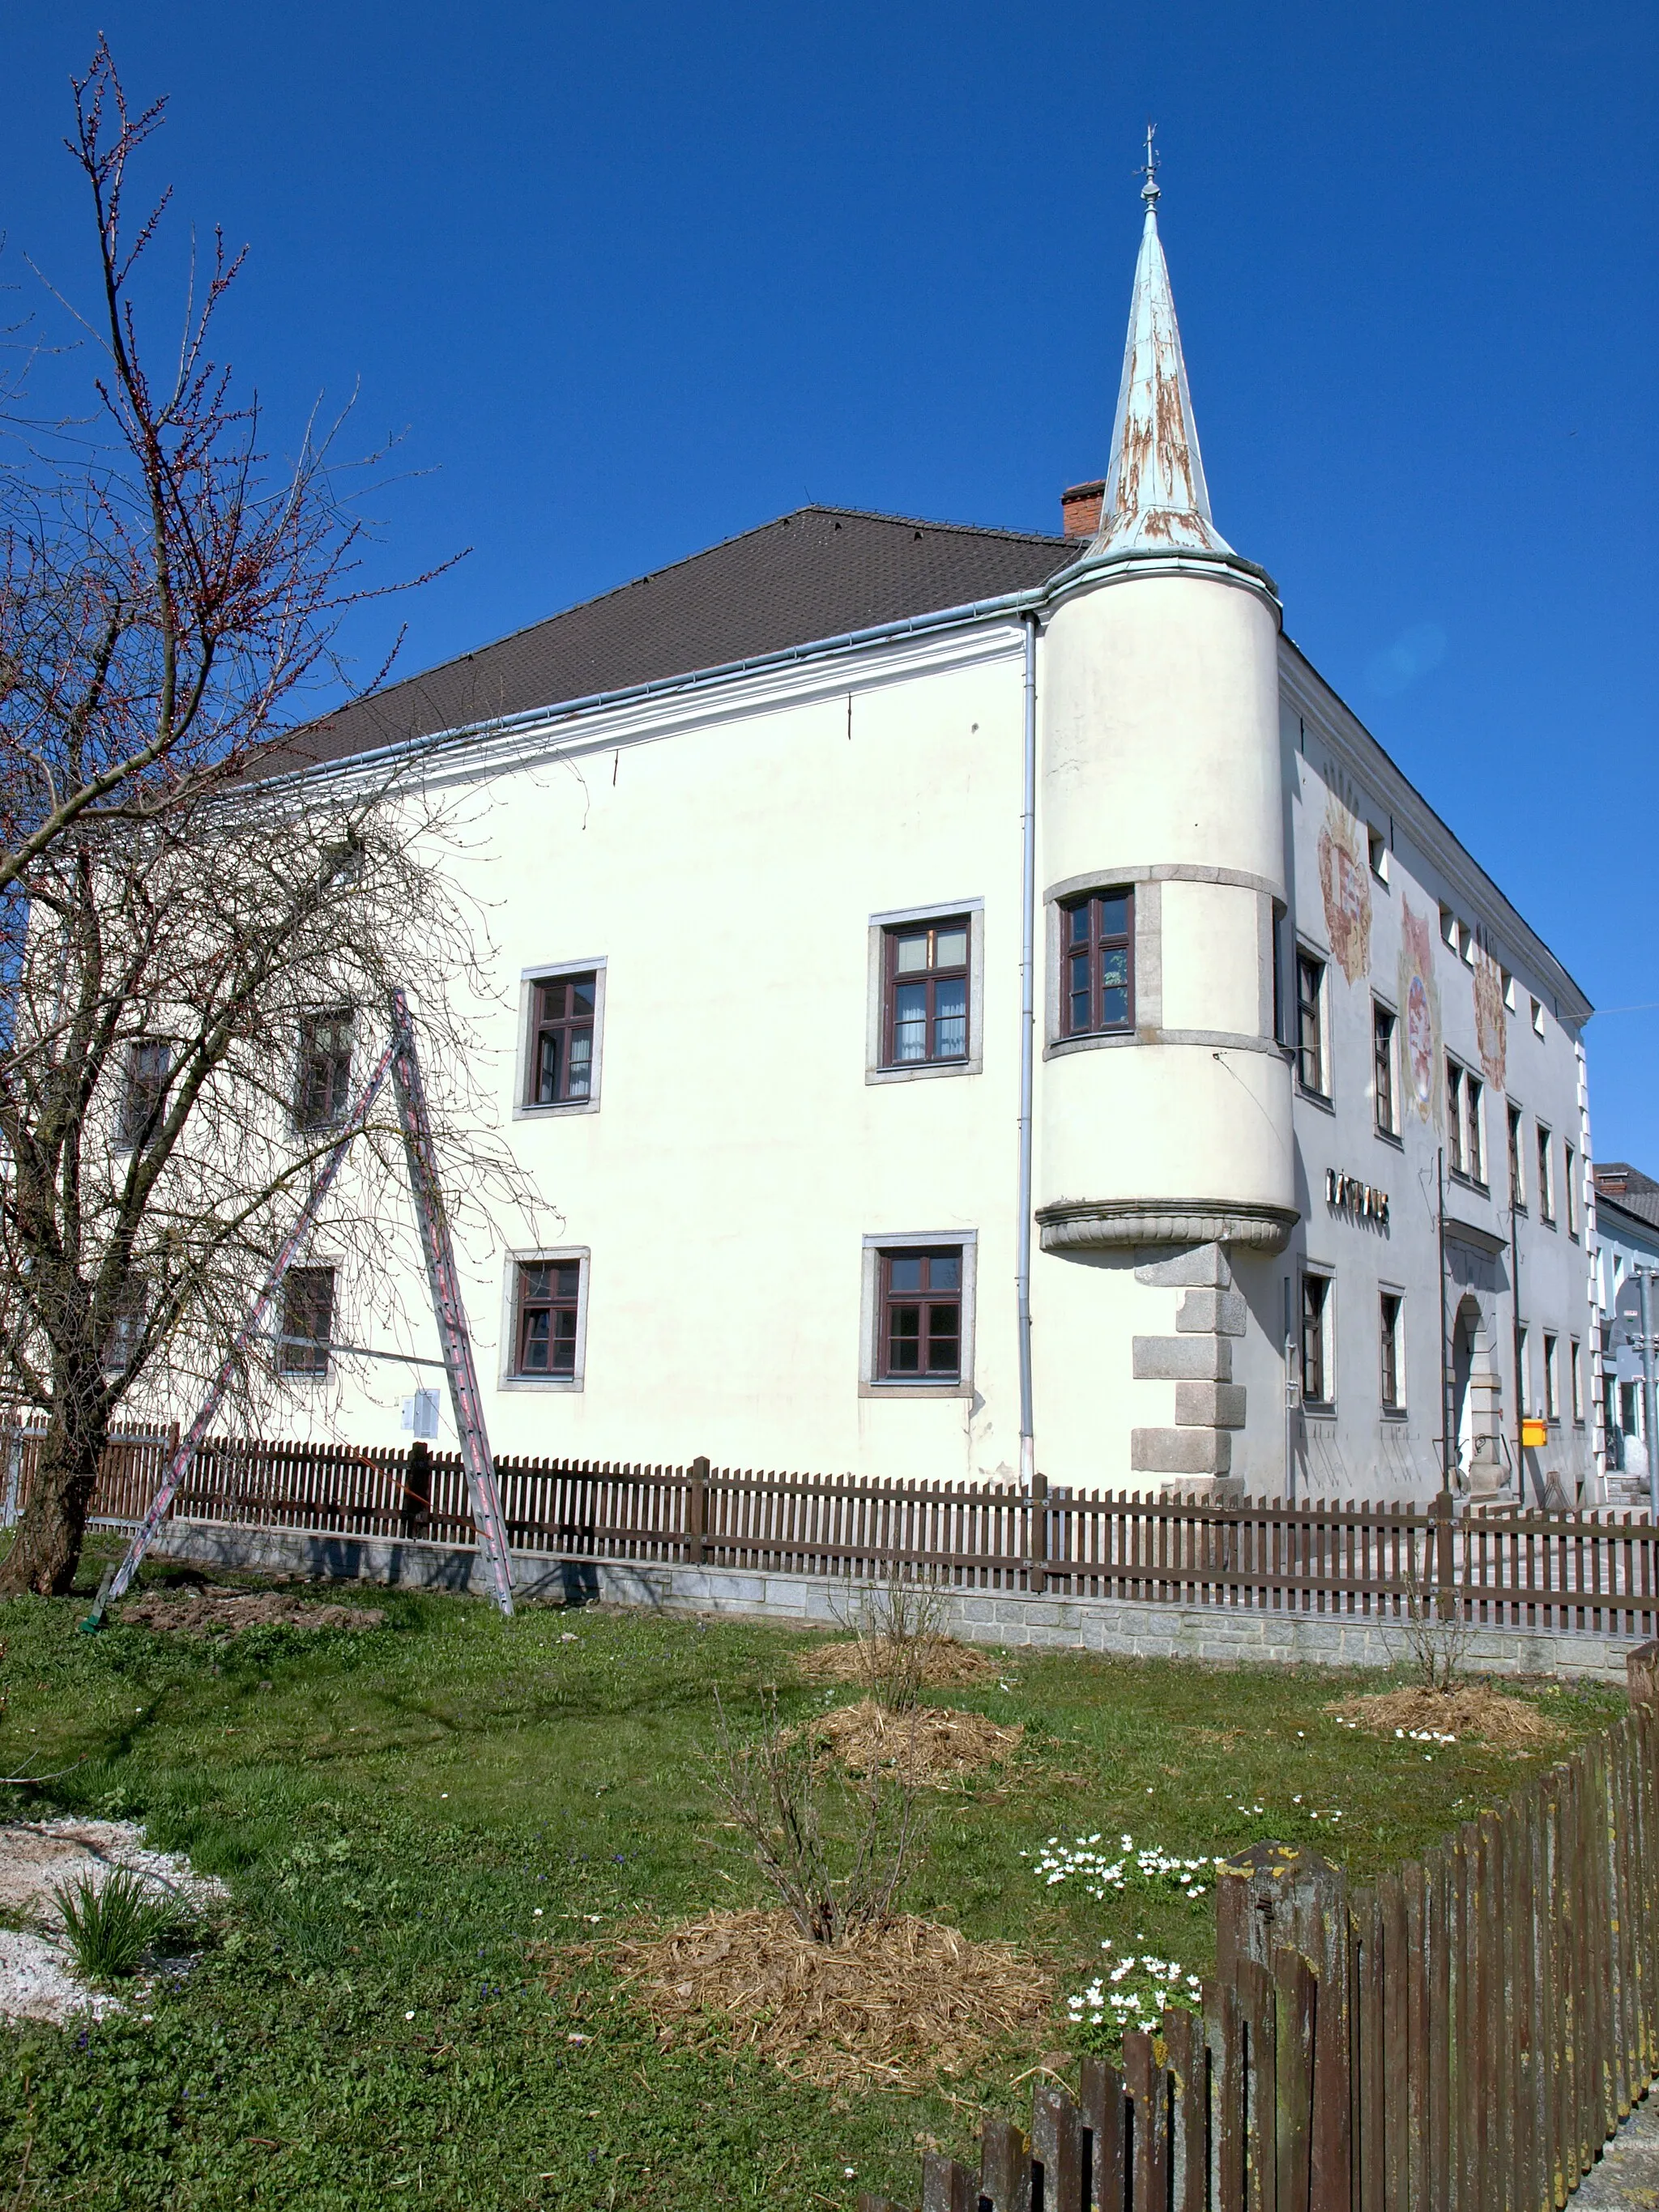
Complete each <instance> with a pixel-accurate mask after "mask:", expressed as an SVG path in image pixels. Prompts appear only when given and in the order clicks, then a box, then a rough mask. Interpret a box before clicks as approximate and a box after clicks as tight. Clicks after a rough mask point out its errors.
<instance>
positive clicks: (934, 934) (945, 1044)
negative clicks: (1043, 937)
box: [882, 914, 972, 1067]
mask: <svg viewBox="0 0 1659 2212" xmlns="http://www.w3.org/2000/svg"><path fill="white" fill-rule="evenodd" d="M884 939H885V941H884V945H883V948H882V950H883V975H884V989H883V1000H884V1004H883V1009H882V1017H883V1044H884V1052H883V1055H882V1065H883V1066H884V1067H922V1066H929V1065H932V1064H934V1063H938V1062H942V1061H949V1060H966V1059H967V1057H968V966H969V945H971V943H972V933H971V931H970V929H969V919H968V916H967V915H965V914H959V915H952V916H951V918H950V920H949V921H919V922H901V923H899V924H898V925H897V926H896V927H894V928H891V929H889V930H887V931H886V932H885V933H884Z"/></svg>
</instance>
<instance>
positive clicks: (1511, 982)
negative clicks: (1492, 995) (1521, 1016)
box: [1498, 968, 1515, 1013]
mask: <svg viewBox="0 0 1659 2212" xmlns="http://www.w3.org/2000/svg"><path fill="white" fill-rule="evenodd" d="M1498 982H1499V983H1500V984H1501V986H1502V987H1503V992H1504V1006H1506V1007H1507V1008H1508V1009H1509V1011H1510V1013H1513V1012H1515V978H1514V976H1513V975H1510V971H1509V969H1507V968H1500V969H1498Z"/></svg>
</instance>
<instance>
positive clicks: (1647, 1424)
mask: <svg viewBox="0 0 1659 2212" xmlns="http://www.w3.org/2000/svg"><path fill="white" fill-rule="evenodd" d="M1636 1279H1637V1281H1638V1283H1639V1284H1640V1285H1641V1286H1642V1425H1643V1427H1644V1429H1645V1430H1646V1431H1647V1439H1646V1441H1647V1447H1648V1511H1649V1512H1650V1514H1651V1515H1652V1516H1653V1518H1654V1519H1655V1520H1656V1521H1659V1452H1656V1451H1655V1449H1654V1448H1653V1316H1651V1314H1650V1312H1649V1310H1648V1284H1649V1282H1650V1280H1651V1275H1650V1271H1649V1269H1647V1268H1646V1267H1638V1269H1637V1271H1636Z"/></svg>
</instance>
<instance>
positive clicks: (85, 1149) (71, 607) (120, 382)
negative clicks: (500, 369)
mask: <svg viewBox="0 0 1659 2212" xmlns="http://www.w3.org/2000/svg"><path fill="white" fill-rule="evenodd" d="M161 112H162V106H161V103H160V102H158V103H157V104H156V105H155V106H152V107H150V108H149V109H148V110H147V111H146V112H144V113H143V114H142V115H139V116H137V117H136V118H135V117H132V116H131V115H130V114H129V112H128V110H127V106H126V103H125V98H124V96H123V94H122V90H121V86H120V83H119V81H118V77H117V76H116V72H115V69H114V65H113V64H112V60H111V58H110V56H109V53H108V51H107V49H106V47H105V46H104V45H103V44H102V43H101V42H100V46H99V48H98V52H97V54H96V56H95V57H94V63H93V66H92V69H91V71H90V72H89V74H88V76H87V77H86V78H85V79H84V80H82V81H81V82H77V83H76V86H75V116H76V131H75V136H74V138H73V140H72V141H71V144H70V150H71V151H72V153H73V154H74V155H75V156H76V161H77V162H78V164H79V166H80V167H81V169H82V173H83V174H84V177H85V179H86V182H87V184H88V187H89V190H90V194H91V200H92V207H93V211H94V217H95V222H96V231H97V244H98V254H99V266H100V272H101V284H102V301H101V307H100V314H99V316H98V318H97V319H96V320H95V322H94V323H92V324H89V325H88V328H89V329H90V331H91V332H92V335H93V337H94V338H95V340H96V343H97V346H98V349H99V350H100V359H101V368H100V374H99V376H98V378H97V393H98V398H99V402H100V408H101V410H102V421H103V424H104V432H103V436H102V440H101V442H100V443H99V444H98V445H97V446H96V447H95V448H93V449H91V451H92V458H91V459H90V460H88V459H86V455H85V451H84V450H83V451H82V452H81V453H79V454H78V456H76V457H74V458H72V459H70V460H68V461H65V460H64V459H62V457H61V454H60V453H54V451H53V449H52V447H51V444H50V441H42V440H40V439H39V438H34V439H31V440H28V441H24V442H23V444H22V445H21V447H18V448H16V449H15V450H18V451H21V459H17V460H16V461H15V464H9V465H8V466H7V467H6V469H5V471H3V476H0V500H3V502H4V513H3V525H4V558H3V568H0V828H3V831H4V849H3V853H0V989H3V999H0V1154H3V1160H0V1170H3V1172H0V1389H4V1390H5V1391H6V1393H7V1395H9V1396H10V1397H11V1398H12V1399H13V1401H15V1402H18V1403H21V1405H22V1406H23V1407H30V1408H33V1409H36V1410H38V1411H39V1412H40V1413H44V1415H45V1416H46V1423H47V1427H46V1440H45V1444H44V1447H43V1451H42V1455H41V1460H40V1470H39V1474H38V1478H37V1480H36V1481H35V1483H34V1486H33V1491H32V1492H31V1496H30V1498H29V1502H28V1505H27V1510H26V1512H25V1515H24V1518H23V1520H22V1522H21V1526H20V1528H19V1529H18V1532H17V1535H16V1539H15V1543H14V1545H13V1547H12V1549H11V1551H10V1553H9V1554H8V1556H7V1557H6V1558H5V1559H4V1560H3V1561H0V1594H5V1593H8V1592H15V1591H19V1590H22V1589H36V1590H40V1591H43V1592H45V1591H52V1590H62V1589H66V1588H67V1587H68V1586H69V1583H70V1580H71V1579H72V1577H73V1575H74V1571H75V1568H76V1563H77V1559H78V1556H79V1552H80V1547H81V1542H82V1531H83V1528H84V1523H85V1517H86V1512H87V1504H88V1498H89V1496H90V1493H91V1490H92V1486H93V1482H94V1477H95V1474H96V1470H97V1466H98V1461H99V1457H100V1452H101V1449H102V1446H103V1443H104V1441H105V1438H106V1434H107V1432H108V1429H109V1426H110V1424H111V1422H112V1419H113V1418H114V1417H115V1415H116V1413H117V1411H118V1408H119V1407H121V1405H122V1404H123V1401H125V1400H127V1399H128V1398H129V1397H130V1396H131V1395H133V1394H134V1393H139V1394H141V1395H142V1394H143V1393H144V1392H146V1391H148V1392H149V1395H151V1396H152V1397H154V1396H155V1395H156V1393H157V1392H158V1390H160V1389H161V1387H162V1380H163V1377H165V1382H166V1384H167V1386H170V1388H172V1389H177V1388H178V1386H179V1385H180V1384H181V1383H187V1382H189V1381H191V1380H193V1379H197V1378H199V1377H200V1376H204V1375H205V1374H207V1373H209V1372H210V1371H211V1370H212V1369H213V1368H215V1367H216V1365H217V1364H218V1363H219V1360H220V1359H221V1358H222V1357H223V1355H224V1352H225V1349H226V1347H227V1346H228V1344H229V1343H230V1342H231V1341H232V1340H234V1334H235V1332H236V1329H237V1328H238V1326H239V1325H240V1321H241V1318H242V1316H243V1315H244V1314H245V1312H246V1308H247V1305H248V1302H249V1298H250V1295H251V1293H252V1290H253V1289H254V1287H255V1286H256V1285H257V1284H258V1280H259V1279H260V1277H261V1276H262V1274H263V1273H264V1270H265V1268H266V1267H268V1265H269V1263H270V1258H271V1255H273V1253H274V1251H275V1250H276V1247H277V1245H278V1244H279V1243H281V1241H282V1238H283V1236H284V1234H285V1233H286V1232H287V1231H288V1230H289V1227H290V1226H291V1225H292V1222H293V1219H294V1218H295V1212H296V1210H297V1208H298V1206H300V1204H301V1202H302V1200H303V1199H304V1197H305V1195H306V1194H307V1190H308V1188H309V1183H310V1179H311V1177H312V1176H313V1175H314V1173H315V1171H316V1169H317V1167H318V1165H319V1163H320V1162H321V1161H322V1159H323V1158H325V1157H326V1155H327V1153H328V1152H329V1151H330V1150H331V1147H332V1146H333V1144H334V1142H335V1141H336V1139H337V1126H338V1123H339V1121H340V1119H341V1118H342V1115H343V1113H344V1111H345V1110H346V1108H347V1105H348V1103H349V1093H350V1091H352V1089H353V1088H354V1086H355V1085H356V1084H357V1083H358V1082H359V1081H360V1080H361V1078H362V1073H363V1071H364V1068H365V1066H366V1065H367V1063H368V1060H372V1059H373V1058H374V1056H375V1054H376V1052H377V1051H378V1042H377V1040H378V1039H379V1038H380V1036H383V1035H384V1029H385V1014H386V1001H387V995H388V993H389V990H390V988H391V987H392V985H393V984H394V983H404V984H405V985H407V986H408V987H410V992H411V995H412V997H413V998H414V1000H415V1002H416V1017H417V1021H418V1022H419V1023H420V1024H421V1026H422V1031H423V1036H424V1041H425V1042H426V1044H427V1047H428V1060H429V1061H430V1062H431V1063H432V1064H431V1066H430V1068H429V1071H428V1073H429V1077H430V1079H431V1088H432V1091H433V1103H434V1108H435V1118H436V1123H437V1137H438V1142H439V1147H440V1153H441V1164H443V1163H447V1165H448V1167H449V1170H450V1173H449V1175H448V1176H447V1182H448V1184H449V1187H450V1188H452V1189H453V1188H465V1189H466V1190H467V1191H469V1192H471V1194H474V1196H475V1197H478V1198H482V1197H483V1194H485V1193H486V1192H488V1191H489V1188H490V1185H491V1182H492V1179H493V1180H494V1181H495V1182H496V1183H497V1184H498V1185H499V1186H501V1187H502V1188H507V1189H510V1190H511V1192H512V1193H513V1195H515V1196H521V1195H522V1193H521V1192H520V1190H519V1189H518V1187H517V1185H516V1184H515V1183H514V1182H513V1176H512V1172H511V1170H510V1168H509V1166H508V1164H507V1157H506V1155H505V1152H502V1151H501V1150H499V1149H492V1148H491V1142H490V1139H489V1138H488V1137H487V1136H483V1137H481V1136H479V1135H477V1134H476V1133H477V1132H478V1131H479V1130H481V1129H484V1128H487V1126H488V1117H487V1116H486V1115H483V1114H482V1112H481V1101H480V1099H479V1097H477V1096H476V1095H474V1093H473V1092H472V1091H471V1089H470V1087H469V1086H470V1085H471V1081H472V1078H471V1067H472V1065H473V1062H474V1057H475V1055H474V1053H473V1051H472V1049H471V1035H470V1031H469V1030H468V1028H467V1018H466V1013H465V1008H466V1006H468V1005H469V1004H476V1003H477V996H478V994H480V993H481V992H483V989H484V983H483V977H482V975H480V973H479V971H478V969H477V964H476V962H475V948H476V946H477V941H478V939H477V927H476V920H477V918H476V917H475V916H470V915H466V914H465V913H463V912H462V911H461V909H460V908H459V906H458V904H457V903H456V902H455V900H454V898H453V895H452V893H451V892H450V891H449V890H448V889H447V884H448V883H449V882H450V881H451V880H453V877H452V872H451V871H450V870H449V869H448V868H447V866H446V865H445V860H446V841H447V840H448V841H450V842H453V836H454V834H455V832H454V830H453V823H447V822H446V820H445V819H444V818H443V817H442V815H441V811H440V809H439V807H438V805H437V804H436V802H435V801H433V800H431V799H429V798H428V796H427V795H426V793H425V791H424V788H423V786H422V775H421V763H420V762H419V760H418V759H416V760H413V761H410V762H405V763H404V764H403V765H402V766H401V767H400V768H398V769H396V770H386V769H382V770H381V771H380V773H379V774H378V775H368V774H365V773H362V772H357V773H355V774H354V773H351V772H349V771H343V772H340V773H337V774H335V775H331V776H329V777H324V776H319V775H303V774H301V775H292V774H291V775H288V776H286V777H284V778H277V779H274V780H272V779H270V778H266V779H264V780H263V781H262V780H261V775H260V770H261V767H262V762H261V748H262V747H264V746H266V745H267V744H270V741H271V740H272V739H273V738H276V736H277V735H278V734H279V732H280V727H281V724H282V721H283V718H284V714H285V712H286V714H287V715H288V716H289V718H290V719H291V716H292V711H293V704H294V702H295V696H296V694H297V693H299V691H300V690H301V686H303V685H304V684H306V683H307V680H308V679H311V678H315V677H316V676H318V675H319V673H326V672H328V671H330V670H331V667H332V665H333V662H332V654H333V647H334V640H335V636H336V633H337V626H338V623H339V621H340V619H341V617H342V615H343V611H345V609H346V608H347V607H349V605H351V604H352V603H353V601H354V599H356V597H358V596H360V595H359V594H357V593H356V592H354V591H353V590H352V589H351V588H350V581H349V572H350V570H351V568H352V566H353V562H354V561H355V557H356V556H355V551H354V549H355V547H356V541H357V538H358V534H359V527H360V526H359V524H358V522H357V520H356V519H355V516H354V514H353V513H352V511H351V509H350V508H349V507H347V506H344V505H343V503H342V496H341V492H340V488H339V484H338V481H337V471H336V469H335V467H334V465H333V463H332V462H331V459H330V456H329V453H328V451H327V449H326V447H317V446H315V445H313V444H312V443H309V442H307V445H306V447H305V448H304V450H303V451H302V452H301V455H300V458H299V459H298V460H297V461H296V462H295V463H294V464H293V465H290V466H287V467H285V468H283V469H280V470H277V469H274V468H272V467H270V466H269V465H267V464H266V462H265V461H264V458H263V456H262V455H261V454H260V453H259V451H258V417H257V410H255V409H254V408H252V407H250V406H238V405H235V404H233V402H232V398H231V394H230V386H229V380H228V374H227V373H226V372H224V371H223V370H222V369H221V368H219V367H217V366H216V364H215V363H214V362H212V361H211V360H210V358H209V355H208V350H207V340H208V333H209V327H210V321H211V319H212V317H213V315H214V313H215V311H216V308H217V307H218V305H219V303H220V302H221V301H222V298H223V295H224V293H225V290H226V288H227V287H228V284H229V283H231V282H232V280H233V278H234V276H235V274H236V271H237V268H238V266H239V265H240V257H239V258H237V259H231V260H228V259H227V258H226V256H225V253H224V251H223V248H222V244H221V245H219V246H217V247H216V253H215V258H214V263H213V268H212V272H211V276H210V279H209V282H208V284H207V288H206V292H205V295H204V299H203V301H201V302H200V304H199V305H195V306H192V307H190V308H188V309H187V311H186V315H185V327H184V337H183V342H182V344H181V346H180V348H179V352H178V355H177V357H176V362H173V363H172V364H171V365H170V367H169V371H168V374H167V379H166V380H165V384H164V385H158V384H157V383H156V382H155V381H154V380H152V377H151V375H150V373H149V369H148V368H147V366H146V357H145V355H144V352H143V349H142V348H141V345H140V342H139V325H138V317H137V313H136V311H135V307H134V304H133V297H132V287H133V276H134V271H135V268H136V267H137V264H138V263H139V262H140V260H141V258H142V257H143V254H144V253H145V252H146V251H147V249H148V248H149V246H150V245H151V243H152V241H153V240H154V238H155V232H156V226H157V223H158V222H159V221H160V218H161V212H162V210H163V208H164V207H165V205H166V200H165V197H163V199H162V200H161V203H159V204H157V205H156V206H155V208H154V209H153V210H151V212H150V214H149V216H148V217H147V218H146V219H145V221H144V222H143V223H142V224H141V225H140V226H139V227H138V228H137V231H136V232H130V231H129V229H128V228H127V226H126V224H125V219H124V214H123V198H124V193H125V188H126V182H127V173H128V168H129V165H130V163H131V160H132V157H133V155H135V153H136V152H137V149H139V148H140V147H141V146H142V145H143V143H144V142H145V140H146V139H147V138H148V137H149V135H150V134H151V132H152V131H154V130H155V127H156V125H158V123H159V121H160V119H161ZM293 757H294V756H293V753H292V750H289V752H288V753H286V754H284V755H283V760H284V761H285V762H287V763H291V762H292V759H293ZM469 1132H471V1134H469ZM458 1148H459V1152H461V1153H464V1154H465V1171H464V1172H457V1171H456V1170H457V1168H458V1165H459V1158H458ZM360 1155H361V1156H360V1158H358V1159H357V1160H356V1163H355V1164H354V1171H353V1172H352V1174H351V1175H350V1176H349V1177H348V1178H347V1179H346V1180H345V1181H344V1182H343V1184H342V1185H341V1186H340V1187H338V1188H337V1191H336V1194H334V1196H333V1197H332V1198H331V1201H330V1209H331V1210H330V1215H329V1219H328V1223H327V1225H326V1237H327V1239H328V1240H329V1249H330V1251H331V1254H332V1255H336V1256H337V1258H338V1259H339V1260H340V1261H346V1262H348V1263H349V1261H351V1260H352V1259H353V1258H354V1257H356V1258H358V1259H360V1260H361V1261H362V1262H363V1263H364V1264H365V1265H367V1264H369V1263H371V1262H372V1263H373V1264H374V1266H375V1267H376V1268H377V1270H378V1272H379V1274H380V1277H381V1279H386V1277H387V1276H389V1275H390V1274H391V1273H395V1272H396V1270H395V1269H388V1267H387V1266H386V1262H387V1260H388V1257H389V1255H388V1252H387V1249H386V1246H387V1243H388V1237H389V1236H391V1235H392V1229H391V1225H392V1224H394V1223H395V1222H396V1220H397V1218H398V1214H399V1212H400V1211H401V1212H404V1213H406V1211H407V1208H406V1206H401V1207H400V1206H399V1204H398V1200H397V1199H394V1197H393V1196H392V1191H391V1188H390V1180H391V1179H393V1178H395V1181H396V1183H397V1185H398V1192H399V1194H401V1187H402V1182H403V1169H402V1158H401V1147H400V1141H399V1139H398V1136H397V1133H396V1130H395V1128H394V1127H392V1126H391V1125H390V1124H389V1122H387V1121H384V1120H383V1121H381V1122H380V1123H379V1124H377V1125H376V1126H375V1127H371V1128H370V1129H369V1131H368V1133H367V1135H366V1138H365V1139H363V1140H362V1144H361V1146H360ZM497 1194H499V1192H498V1193H497ZM410 1272H411V1273H413V1276H414V1279H416V1280H418V1271H417V1269H412V1270H411V1271H410ZM278 1364H280V1362H279V1363H278ZM271 1365H272V1362H271V1358H270V1352H269V1350H268V1349H267V1350H264V1351H256V1352H253V1353H252V1354H250V1355H249V1356H248V1357H247V1358H245V1359H244V1361H243V1362H242V1366H241V1370H240V1375H239V1377H238V1381H239V1386H240V1389H241V1390H242V1392H243V1394H244V1397H245V1399H246V1402H247V1403H248V1404H249V1406H250V1407H252V1406H254V1405H256V1404H257V1403H258V1401H259V1398H260V1395H261V1393H262V1392H265V1391H268V1389H269V1387H270V1379H271Z"/></svg>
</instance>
